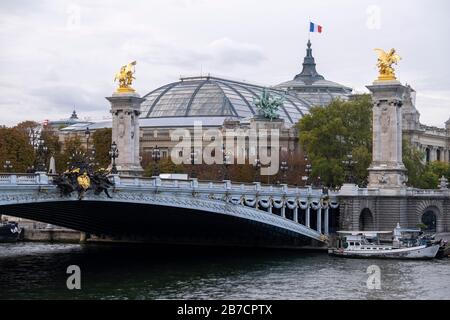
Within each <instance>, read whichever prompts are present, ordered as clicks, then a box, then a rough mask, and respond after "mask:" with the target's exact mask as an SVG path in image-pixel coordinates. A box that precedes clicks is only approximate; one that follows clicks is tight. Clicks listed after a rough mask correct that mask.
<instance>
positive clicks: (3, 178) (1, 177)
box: [0, 173, 41, 185]
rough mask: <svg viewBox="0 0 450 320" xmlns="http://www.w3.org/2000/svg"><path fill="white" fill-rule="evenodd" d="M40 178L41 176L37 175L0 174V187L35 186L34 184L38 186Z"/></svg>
mask: <svg viewBox="0 0 450 320" xmlns="http://www.w3.org/2000/svg"><path fill="white" fill-rule="evenodd" d="M40 178H41V175H39V174H28V173H24V174H5V173H1V174H0V185H5V184H20V185H24V184H30V185H35V184H39V182H40V180H41V179H40Z"/></svg>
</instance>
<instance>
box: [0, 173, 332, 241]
mask: <svg viewBox="0 0 450 320" xmlns="http://www.w3.org/2000/svg"><path fill="white" fill-rule="evenodd" d="M110 179H111V180H112V181H114V188H113V190H112V191H113V198H116V197H119V198H121V197H123V196H124V195H130V197H131V195H136V196H137V197H145V196H146V195H151V194H154V195H155V194H158V195H160V196H161V197H166V196H169V197H172V198H173V197H175V198H177V197H179V198H184V199H198V200H199V201H203V202H210V201H218V202H221V203H223V202H225V203H228V204H231V205H238V206H242V207H246V208H249V209H250V208H252V209H253V210H258V211H264V212H266V213H270V214H272V213H275V212H277V215H278V216H279V217H280V218H282V219H287V218H286V217H287V212H288V210H290V211H289V212H291V214H290V216H291V217H292V219H289V220H290V221H291V223H292V222H295V223H296V224H300V223H299V219H298V216H299V213H300V212H299V210H304V212H305V215H306V216H305V220H306V227H307V228H310V215H311V210H315V211H316V212H317V213H318V214H317V215H316V217H317V223H316V229H317V230H316V232H318V234H322V233H324V234H328V231H329V230H328V218H329V208H337V206H338V203H337V200H336V198H335V196H334V195H333V194H332V195H331V196H329V195H325V194H323V192H322V190H321V189H314V188H311V187H306V188H299V187H290V186H288V185H273V186H272V185H262V184H261V183H259V182H254V183H233V182H231V181H228V180H225V181H198V180H197V179H189V180H176V179H161V178H159V177H152V178H141V177H131V176H119V175H111V176H110ZM25 186H26V188H25ZM32 186H37V187H38V190H51V189H53V190H55V192H52V193H54V194H55V195H56V194H57V192H56V186H55V185H54V184H53V176H48V175H46V174H45V173H36V174H1V175H0V194H1V193H2V192H3V193H4V194H5V195H6V194H8V192H10V191H11V190H13V191H14V193H15V194H16V195H17V196H19V195H20V193H21V190H22V191H23V192H25V193H26V192H30V191H29V190H30V187H32ZM24 188H25V189H24ZM27 190H28V191H27ZM47 193H48V192H47ZM8 199H9V200H11V199H10V198H8ZM322 210H323V211H322ZM322 213H323V215H322ZM322 216H323V218H322ZM322 226H323V228H322ZM302 232H307V230H303V231H302Z"/></svg>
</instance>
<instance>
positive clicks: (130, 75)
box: [114, 61, 136, 93]
mask: <svg viewBox="0 0 450 320" xmlns="http://www.w3.org/2000/svg"><path fill="white" fill-rule="evenodd" d="M135 66H136V61H133V62H130V63H129V64H126V65H124V66H122V67H121V68H120V71H119V72H117V73H116V76H115V77H114V82H116V81H119V87H118V88H117V92H119V93H124V92H125V93H126V92H134V89H133V88H132V87H131V84H132V83H133V80H134V79H136V78H135V77H134V73H135Z"/></svg>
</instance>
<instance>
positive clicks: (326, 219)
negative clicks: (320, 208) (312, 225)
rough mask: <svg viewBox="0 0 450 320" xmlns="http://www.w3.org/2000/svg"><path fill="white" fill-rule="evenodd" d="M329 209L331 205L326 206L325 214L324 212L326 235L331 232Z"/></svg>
mask: <svg viewBox="0 0 450 320" xmlns="http://www.w3.org/2000/svg"><path fill="white" fill-rule="evenodd" d="M328 210H330V207H326V208H325V214H324V217H323V220H324V229H325V230H324V233H325V235H328V234H329V233H330V230H329V225H328V224H329V222H328V220H329V216H328Z"/></svg>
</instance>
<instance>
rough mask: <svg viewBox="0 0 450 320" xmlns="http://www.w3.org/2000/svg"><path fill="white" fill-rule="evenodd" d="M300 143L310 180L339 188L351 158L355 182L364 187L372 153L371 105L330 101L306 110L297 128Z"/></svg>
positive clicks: (361, 99)
mask: <svg viewBox="0 0 450 320" xmlns="http://www.w3.org/2000/svg"><path fill="white" fill-rule="evenodd" d="M297 128H298V130H299V138H300V143H301V144H302V146H303V149H304V150H305V151H306V153H307V155H308V158H309V160H310V161H311V164H312V178H313V179H317V178H318V177H320V180H321V181H322V182H323V183H324V184H325V185H327V186H330V187H336V186H339V185H342V183H343V182H344V178H345V171H346V167H345V166H344V164H343V162H342V161H344V160H346V158H347V155H348V154H350V153H351V154H352V156H353V160H354V161H356V162H357V163H356V164H355V165H354V168H353V170H352V171H353V172H352V174H353V176H354V178H355V182H356V183H358V184H360V185H364V184H365V183H366V180H367V168H368V167H369V165H370V161H371V150H372V101H371V97H370V96H369V95H359V96H356V97H355V98H353V99H352V100H350V101H342V100H334V101H332V102H331V103H330V104H329V105H328V106H316V107H313V108H311V109H310V113H309V114H308V115H305V116H304V117H303V118H302V119H300V121H299V122H298V124H297Z"/></svg>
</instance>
